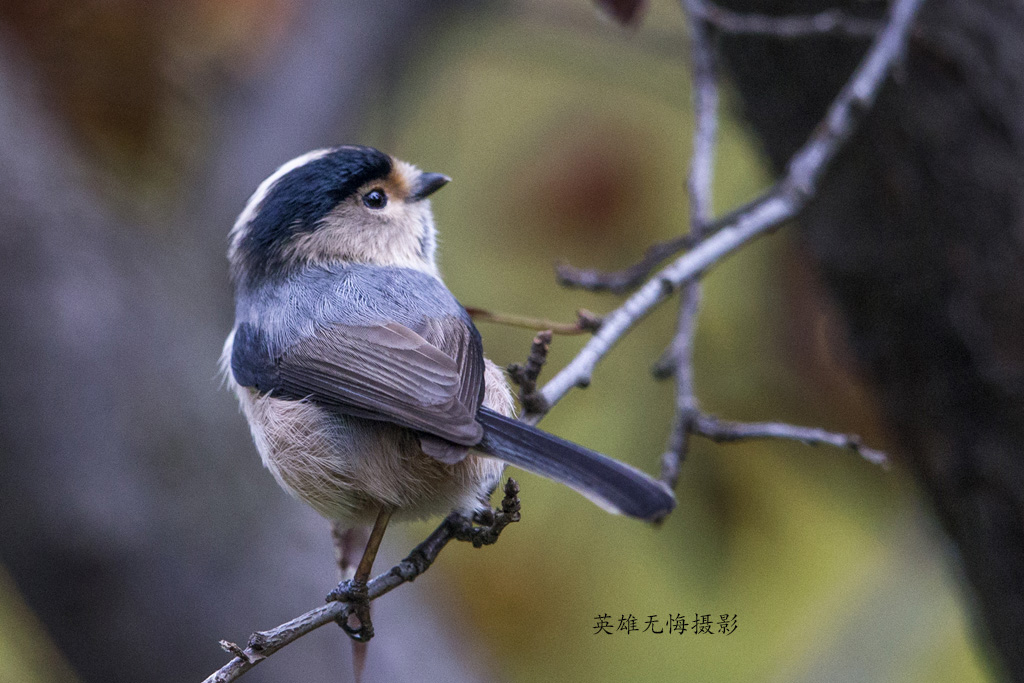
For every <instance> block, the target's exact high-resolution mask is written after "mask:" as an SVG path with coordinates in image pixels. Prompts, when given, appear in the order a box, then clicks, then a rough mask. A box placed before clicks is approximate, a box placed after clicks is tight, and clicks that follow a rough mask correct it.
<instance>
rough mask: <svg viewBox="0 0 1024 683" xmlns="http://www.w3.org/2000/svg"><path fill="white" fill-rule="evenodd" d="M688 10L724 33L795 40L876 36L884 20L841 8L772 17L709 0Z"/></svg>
mask: <svg viewBox="0 0 1024 683" xmlns="http://www.w3.org/2000/svg"><path fill="white" fill-rule="evenodd" d="M687 5H688V6H689V9H688V11H689V12H690V13H691V16H692V17H694V18H699V19H702V20H704V21H706V22H707V23H709V24H711V25H713V26H714V27H715V28H717V29H718V30H720V31H722V32H724V33H734V34H749V35H759V36H771V37H772V38H781V39H786V40H792V39H796V38H806V37H809V36H820V35H832V36H838V37H842V38H873V37H874V36H876V35H878V33H879V31H881V30H882V28H883V27H884V25H885V24H884V22H881V21H877V20H874V19H865V18H863V17H857V16H853V15H850V14H847V13H845V12H842V11H840V10H826V11H824V12H818V13H817V14H798V15H790V16H772V15H769V14H752V13H747V12H734V11H732V10H730V9H726V8H724V7H721V6H719V5H717V4H715V3H713V2H709V1H708V0H687Z"/></svg>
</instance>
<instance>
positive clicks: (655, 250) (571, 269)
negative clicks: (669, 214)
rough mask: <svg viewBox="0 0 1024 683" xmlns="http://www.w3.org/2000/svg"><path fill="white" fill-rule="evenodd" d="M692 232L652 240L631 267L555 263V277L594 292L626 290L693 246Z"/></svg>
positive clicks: (566, 283)
mask: <svg viewBox="0 0 1024 683" xmlns="http://www.w3.org/2000/svg"><path fill="white" fill-rule="evenodd" d="M693 244H694V239H693V237H692V236H691V235H683V236H681V237H676V238H674V239H670V240H668V241H666V242H659V243H657V244H652V245H651V246H650V247H648V248H647V251H645V252H644V255H643V258H641V259H640V260H639V261H638V262H637V263H635V264H633V265H632V266H630V267H629V268H624V269H622V270H612V271H607V272H606V271H601V270H596V269H593V268H577V267H576V266H573V265H570V264H568V263H564V262H560V263H556V264H555V277H556V278H557V280H558V284H560V285H562V286H564V287H571V288H577V289H586V290H588V291H591V292H611V293H612V294H625V293H626V292H630V291H632V290H634V289H636V288H637V287H639V286H640V285H641V283H643V281H644V280H646V279H647V277H648V276H649V275H650V274H651V273H652V272H654V269H655V268H657V267H658V264H660V263H661V262H662V261H664V260H665V259H667V258H669V257H671V256H675V255H676V254H678V253H679V252H680V251H683V250H685V249H689V248H691V247H692V246H693Z"/></svg>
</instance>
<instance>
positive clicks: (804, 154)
mask: <svg viewBox="0 0 1024 683" xmlns="http://www.w3.org/2000/svg"><path fill="white" fill-rule="evenodd" d="M922 2H923V0H898V1H897V2H896V4H895V5H894V6H893V10H892V17H891V19H890V21H889V23H888V24H887V25H886V27H885V29H884V30H883V31H882V32H881V33H880V34H879V35H878V38H877V39H876V40H875V42H874V43H873V44H872V45H871V47H870V48H869V49H868V51H867V54H866V55H865V57H864V59H863V60H862V61H861V63H860V64H859V65H858V67H857V69H856V70H855V71H854V73H853V75H852V76H851V78H850V80H849V82H848V83H847V84H846V86H845V87H844V88H843V89H842V91H840V93H839V94H838V95H837V96H836V98H835V100H834V101H833V102H832V104H831V106H830V107H829V110H828V112H827V113H826V115H825V118H824V120H823V121H822V123H821V125H820V126H818V128H817V129H816V130H815V132H814V133H813V134H812V135H811V137H810V139H809V140H808V141H807V142H806V143H805V144H804V146H803V147H802V148H801V149H800V150H799V151H798V152H797V153H796V154H795V155H794V156H793V158H792V159H791V160H790V163H789V166H788V169H787V172H786V175H785V177H784V178H783V179H782V181H781V182H780V183H778V184H777V185H776V186H775V187H774V188H773V189H772V190H771V191H769V192H768V193H767V194H766V195H764V197H762V198H760V199H758V200H755V201H754V202H751V203H750V204H747V205H746V206H744V207H743V208H741V209H740V210H738V211H737V212H735V213H733V214H731V215H730V216H728V217H727V218H726V219H724V220H723V221H722V222H721V227H720V228H719V230H718V232H716V233H715V234H713V235H711V236H710V237H708V238H707V239H705V240H704V241H702V242H701V243H700V244H699V245H697V246H695V247H694V248H693V249H692V250H691V251H690V252H688V253H687V254H685V255H683V256H681V257H680V258H678V259H677V260H676V261H675V262H673V263H672V264H671V265H669V266H668V267H666V268H664V269H663V270H661V271H660V272H659V273H658V274H657V275H655V276H654V277H653V278H652V279H650V280H649V281H648V282H647V283H646V284H645V285H644V286H643V287H641V288H640V289H639V290H638V291H637V292H636V293H634V294H633V295H632V296H631V297H630V298H629V299H627V300H626V301H625V303H623V304H622V306H620V307H619V308H617V309H615V310H614V311H612V313H610V314H609V315H608V316H606V317H605V319H604V324H603V325H602V326H601V329H600V330H599V331H598V332H597V333H596V334H595V335H594V336H593V337H592V338H591V339H590V341H589V342H587V344H586V345H585V346H584V347H583V348H582V349H581V350H580V352H579V354H577V356H576V357H575V358H574V359H573V360H572V361H571V362H570V363H569V364H568V365H567V366H565V367H564V368H563V369H562V370H561V371H560V372H559V373H558V374H557V375H555V377H554V378H553V379H552V380H551V381H550V382H548V383H547V384H546V385H545V386H544V388H543V389H542V390H541V393H542V394H543V396H544V398H545V400H546V401H547V404H548V406H549V407H550V406H553V405H555V404H556V403H558V401H560V400H561V399H562V397H564V396H565V394H567V393H568V392H569V390H570V389H572V388H573V387H576V386H586V385H587V384H588V383H589V381H590V376H591V374H592V373H593V370H594V368H595V367H596V365H597V363H599V362H600V361H601V359H602V358H604V356H605V355H606V354H607V353H608V351H609V350H610V349H611V348H612V346H614V345H615V344H616V343H617V342H618V341H619V339H620V338H621V337H622V336H623V335H624V334H625V333H626V332H628V331H629V330H630V328H632V327H633V325H635V324H636V323H637V321H639V320H640V319H641V318H643V317H644V316H645V315H647V314H648V313H649V312H650V311H651V309H652V308H654V306H656V305H657V304H659V303H661V302H662V301H663V300H664V299H665V298H666V297H667V296H668V295H669V294H670V293H672V292H674V291H675V290H677V289H678V288H679V287H681V286H682V285H683V284H685V283H686V282H689V281H690V280H693V279H695V278H697V277H699V276H700V275H701V274H703V273H704V272H705V271H706V270H707V269H709V268H710V267H712V266H713V265H715V264H716V263H718V262H719V261H720V260H721V259H722V258H724V257H725V256H726V255H728V254H730V253H732V252H733V251H735V250H736V249H738V248H739V247H741V246H743V245H744V244H746V243H748V242H750V241H751V240H752V239H754V238H755V237H758V236H760V235H763V234H765V233H766V232H769V231H771V230H774V229H776V228H778V227H779V226H780V225H781V224H782V223H784V222H785V221H787V220H790V219H792V218H793V217H795V216H796V215H797V214H799V213H800V211H801V210H802V209H803V208H804V206H805V205H806V203H807V201H808V200H809V199H810V197H811V196H813V194H814V192H815V190H816V189H817V186H818V182H819V181H820V179H821V176H822V175H823V174H824V172H825V170H826V168H828V165H829V162H831V161H832V159H833V158H834V157H835V155H836V154H837V153H838V151H839V149H840V148H841V147H842V146H843V144H844V143H845V142H846V141H847V140H848V139H849V138H850V136H851V135H852V134H853V131H854V129H855V123H856V121H857V115H858V114H859V113H862V112H865V111H867V110H869V109H870V107H871V105H872V104H873V103H874V101H875V98H876V97H877V95H878V92H879V90H880V89H881V87H882V84H883V83H884V81H885V77H886V75H887V74H888V73H889V70H890V69H891V68H892V66H893V64H895V62H896V61H897V59H899V58H900V56H901V55H902V54H903V51H904V49H905V47H906V42H907V36H908V34H909V32H910V27H911V24H912V23H913V19H914V16H915V15H916V13H917V10H918V9H919V8H920V6H921V4H922ZM537 421H539V417H536V418H533V419H532V420H531V422H532V423H536V422H537Z"/></svg>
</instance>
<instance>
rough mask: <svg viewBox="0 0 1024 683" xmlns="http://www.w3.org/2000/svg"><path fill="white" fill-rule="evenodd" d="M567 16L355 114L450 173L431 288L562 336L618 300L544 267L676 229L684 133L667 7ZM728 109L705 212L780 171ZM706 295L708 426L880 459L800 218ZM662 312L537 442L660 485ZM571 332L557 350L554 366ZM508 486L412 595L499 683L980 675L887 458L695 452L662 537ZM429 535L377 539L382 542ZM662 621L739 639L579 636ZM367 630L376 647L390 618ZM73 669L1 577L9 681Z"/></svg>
mask: <svg viewBox="0 0 1024 683" xmlns="http://www.w3.org/2000/svg"><path fill="white" fill-rule="evenodd" d="M581 5H582V2H581V1H579V2H570V1H569V0H564V1H560V2H551V3H547V4H544V5H541V4H540V3H536V4H531V3H518V4H512V5H510V6H508V7H506V8H504V9H503V10H502V11H500V12H499V13H497V14H493V15H478V16H474V17H471V18H468V19H465V20H464V21H462V22H456V23H453V24H451V25H449V26H447V27H446V29H445V31H444V33H443V34H442V35H440V36H437V37H436V40H435V41H433V42H432V44H431V45H429V46H428V49H427V51H426V52H424V53H423V54H421V55H420V56H419V57H418V58H417V59H416V60H414V61H415V64H414V67H413V69H412V70H411V71H410V72H409V73H407V74H405V75H403V77H402V79H401V81H400V82H399V86H398V87H397V88H396V89H395V90H394V91H393V92H390V93H386V94H383V95H382V97H381V100H380V105H379V106H378V108H377V110H376V111H374V112H373V114H372V115H371V116H368V117H367V122H366V130H365V133H364V134H365V138H364V139H363V140H360V142H365V143H367V144H372V145H376V146H379V147H381V148H382V149H385V150H388V151H390V152H392V153H393V154H395V155H396V156H398V157H401V158H404V159H407V160H410V161H412V162H414V163H416V164H417V165H419V166H420V167H421V168H424V169H426V170H431V171H439V172H444V173H446V174H448V175H450V176H451V177H452V178H453V179H454V182H453V183H452V184H451V185H450V186H449V187H447V188H445V189H444V190H443V191H442V192H441V193H439V194H438V195H437V196H436V199H435V200H434V210H435V213H436V216H437V220H438V225H439V227H440V230H441V247H440V249H441V251H440V259H441V267H442V272H443V274H444V276H445V280H446V282H447V283H448V285H449V287H450V288H451V289H452V291H453V292H454V293H455V294H456V296H458V297H459V298H460V300H461V301H462V302H463V303H464V304H466V305H469V306H478V307H484V308H488V309H492V310H499V311H510V312H517V313H522V314H526V315H533V316H544V317H549V318H553V319H559V320H565V321H570V320H572V319H573V317H574V311H575V310H576V309H577V308H580V307H583V308H587V309H590V310H593V311H595V312H598V313H602V312H606V311H608V310H611V309H612V308H614V307H615V306H616V305H617V304H618V302H619V301H620V299H619V298H616V297H614V296H611V295H595V294H588V293H583V292H579V291H570V290H565V289H562V288H559V287H558V286H557V285H556V284H555V282H554V277H553V272H552V268H551V266H552V263H553V262H554V261H555V260H556V259H566V260H568V261H570V262H571V263H573V264H575V265H587V266H596V267H601V268H617V267H624V266H626V265H628V264H630V263H632V262H633V261H634V260H635V259H637V258H638V257H639V256H640V255H641V254H642V253H643V250H644V249H645V247H646V246H647V245H648V244H650V243H652V242H655V241H659V240H663V239H666V238H669V237H672V236H675V235H678V234H679V233H680V232H682V231H684V230H685V229H686V225H687V220H686V216H687V206H686V198H685V193H684V190H683V183H684V179H685V176H686V167H687V163H688V158H689V153H690V135H691V123H692V122H691V118H690V117H691V115H690V110H689V106H690V101H689V98H690V91H689V79H688V66H687V63H686V52H685V50H686V43H685V39H684V36H685V27H684V25H683V23H682V18H681V16H680V13H679V11H678V8H677V7H676V6H675V5H674V4H673V3H667V2H660V3H658V2H656V3H653V6H652V8H651V11H650V13H649V15H648V17H647V19H646V21H645V23H644V25H643V26H642V27H640V28H639V29H637V30H635V31H623V30H620V29H617V28H614V27H611V26H607V25H604V24H602V23H601V22H599V21H598V20H596V19H593V18H591V17H590V15H589V14H588V13H587V11H588V8H587V7H585V6H581ZM724 100H725V102H724V109H725V113H724V118H723V121H722V125H721V131H720V133H721V135H720V144H719V147H718V158H717V169H716V170H717V173H716V182H715V205H716V210H717V211H719V212H721V211H725V210H728V209H730V208H732V207H735V206H737V205H738V204H739V203H741V202H743V201H745V200H748V199H750V198H752V197H754V196H755V195H756V194H757V193H758V192H760V191H762V190H763V189H764V188H765V187H766V186H767V184H768V183H769V181H770V179H769V176H768V173H767V170H766V168H765V163H764V160H763V159H762V158H761V157H760V155H759V153H758V150H757V148H756V146H755V145H754V144H753V143H752V141H751V139H750V138H749V136H748V135H747V134H746V133H745V132H744V130H743V128H742V125H741V123H740V122H739V121H738V119H737V116H736V113H735V111H734V110H733V108H732V106H731V104H730V97H729V93H728V92H727V91H726V92H725V93H724ZM705 283H706V287H705V301H704V306H703V309H702V313H701V319H700V327H699V331H698V336H697V346H696V358H697V365H696V383H697V390H698V394H699V397H700V399H701V401H702V404H703V406H704V407H705V408H706V409H707V410H709V411H710V412H713V413H715V414H718V415H721V416H723V417H728V418H731V419H744V420H782V421H791V422H794V423H798V424H808V425H819V426H824V427H827V428H830V429H836V430H840V431H850V432H857V433H860V434H862V435H864V436H865V438H866V439H867V440H868V442H869V443H871V444H872V445H876V446H880V447H885V446H886V445H887V444H886V442H885V436H884V432H883V430H882V429H881V427H880V426H879V425H878V423H877V421H876V420H875V419H874V417H873V414H872V406H871V402H870V397H869V393H868V392H867V391H866V390H865V388H863V387H861V386H859V385H858V384H857V383H856V381H855V368H851V367H849V366H848V364H844V363H843V362H842V361H844V358H845V357H844V356H843V354H842V353H841V348H839V350H838V351H837V350H836V344H835V341H834V340H835V338H837V337H838V336H839V335H838V331H837V329H836V323H835V319H834V316H832V315H831V314H830V313H829V310H828V306H827V303H826V302H825V300H824V299H823V298H822V296H821V293H820V292H818V291H817V290H816V289H815V287H814V286H813V276H812V274H810V273H808V272H807V270H806V266H805V265H803V261H802V259H801V256H800V251H799V244H798V241H797V235H796V233H795V231H794V229H793V228H792V227H789V228H786V229H785V230H783V231H782V232H780V233H779V234H777V235H775V236H772V237H769V238H765V239H762V240H761V241H759V242H757V243H755V244H753V245H751V246H750V247H748V248H746V249H744V250H743V251H742V252H741V253H740V254H737V255H736V256H734V257H731V258H730V259H729V260H727V261H726V262H725V263H723V264H722V265H721V266H720V267H718V268H716V269H715V270H713V271H712V272H711V274H710V275H709V276H708V277H707V278H706V280H705ZM675 305H676V304H675V300H673V301H670V302H669V303H666V304H664V305H663V306H662V307H661V308H660V309H659V310H657V311H656V312H655V313H654V314H652V315H651V316H650V317H649V318H647V319H645V320H644V321H643V322H642V323H641V324H640V325H639V326H638V327H637V328H636V330H635V331H634V332H632V333H631V334H630V335H629V336H628V337H626V338H625V339H624V340H623V341H622V343H621V344H619V345H618V346H617V347H616V348H615V350H614V351H613V352H612V353H611V354H610V355H609V356H608V358H607V359H606V360H605V361H604V362H603V363H602V364H601V365H600V366H599V368H598V370H597V372H596V373H595V375H594V378H593V384H592V386H591V387H590V388H589V389H587V390H586V391H574V392H572V393H571V394H570V395H569V396H567V397H566V399H565V400H564V401H562V402H561V403H560V404H559V405H558V406H557V407H556V409H555V410H554V411H553V412H552V413H551V414H550V415H549V416H548V417H547V418H546V419H545V421H544V423H543V427H544V428H546V429H548V430H550V431H552V432H554V433H556V434H559V435H561V436H563V437H566V438H569V439H573V440H576V441H579V442H581V443H583V444H586V445H587V446H589V447H592V448H595V449H597V450H600V451H602V452H605V453H608V454H610V455H613V456H614V457H617V458H619V459H622V460H625V461H628V462H630V463H631V464H633V465H635V466H637V467H639V468H642V469H644V470H646V471H648V472H655V473H656V472H657V470H658V467H659V464H658V463H659V458H660V455H661V452H662V450H663V448H664V444H665V441H666V436H667V433H668V430H669V427H670V424H671V420H672V403H673V387H672V385H671V383H670V382H656V381H655V380H654V379H653V378H652V377H651V375H650V372H649V369H650V366H651V365H652V363H653V362H654V361H655V360H656V359H657V358H658V357H659V355H660V354H661V352H662V351H663V350H664V348H665V346H666V345H667V344H668V342H669V340H670V339H671V336H672V334H673V330H674V325H675ZM480 329H481V332H482V334H483V337H484V344H485V349H486V351H487V354H488V355H489V357H491V358H492V359H493V360H495V361H496V362H498V363H499V364H503V365H504V364H507V363H510V362H513V361H521V360H522V359H524V358H525V356H526V353H527V350H528V347H529V342H530V339H531V334H530V333H529V332H528V331H522V330H514V329H508V328H501V327H496V326H494V325H490V324H486V323H482V324H481V325H480ZM823 339H825V340H826V341H822V340H823ZM829 340H831V341H829ZM583 341H584V340H583V339H582V338H579V337H558V338H556V339H555V342H554V344H553V348H552V352H551V355H550V361H549V362H550V368H549V369H548V371H547V372H546V373H545V376H546V377H550V376H551V374H550V373H551V371H552V370H553V369H555V368H558V367H560V366H561V365H563V364H564V363H565V362H567V361H568V359H570V358H571V357H572V355H573V354H574V353H575V351H576V350H577V349H578V348H579V347H580V346H581V344H582V343H583ZM823 347H824V348H826V350H830V352H829V353H825V352H823V351H822V348H823ZM823 358H826V360H827V359H829V358H831V359H832V360H833V361H835V362H832V363H829V362H825V361H823V360H822V359H823ZM836 359H838V360H836ZM515 476H516V477H517V479H519V481H520V483H521V485H522V495H521V498H522V501H523V521H522V523H521V524H518V525H516V526H513V527H511V528H510V529H508V530H507V531H506V533H505V535H504V536H503V538H502V539H501V541H500V542H499V543H498V544H497V545H496V546H494V547H491V548H487V549H484V550H473V549H472V548H468V547H465V546H459V547H452V548H449V549H448V550H446V551H445V553H444V554H443V555H442V558H441V559H440V560H439V562H438V563H437V565H435V567H434V568H433V569H432V570H431V571H430V572H429V573H428V574H427V575H425V576H424V577H423V578H421V579H420V580H418V581H417V582H416V583H415V584H414V585H412V586H408V587H404V588H402V590H413V591H418V592H419V593H421V594H422V595H423V596H425V599H427V600H429V601H430V602H431V603H433V604H434V606H435V607H436V609H437V610H439V611H440V612H442V613H443V614H445V615H446V620H449V621H450V622H451V623H453V624H457V625H458V626H457V628H459V629H461V630H463V631H466V632H472V633H473V634H474V636H475V637H476V638H477V639H478V640H479V642H480V643H481V644H482V645H483V646H484V648H485V652H484V653H481V655H480V656H481V659H483V660H484V661H485V662H487V666H490V667H492V674H493V676H494V677H495V679H497V680H508V681H558V680H565V681H576V680H580V681H583V680H586V681H627V680H645V681H662V680H664V681H679V680H694V681H921V682H926V681H927V682H942V681H958V682H962V681H984V680H989V679H990V676H991V674H990V672H989V670H988V668H987V665H986V662H985V660H984V657H983V655H982V653H981V650H980V649H979V647H978V646H977V645H976V644H975V642H974V640H973V638H972V627H971V623H970V617H969V610H968V608H967V599H966V597H965V594H964V592H963V588H962V587H961V586H962V584H960V583H958V576H957V565H956V560H955V557H954V555H953V553H952V551H951V549H950V547H949V545H948V543H947V542H946V541H945V540H944V538H943V537H942V535H941V533H940V532H939V531H938V530H937V528H936V526H935V523H934V521H933V520H932V519H931V517H930V516H929V513H928V511H927V508H926V506H925V505H924V504H923V503H922V501H921V500H920V498H919V496H918V494H917V492H916V491H915V490H914V487H913V485H912V483H911V482H910V480H909V478H908V477H907V476H906V473H905V472H904V471H903V470H902V468H901V467H900V466H899V464H898V456H897V464H896V466H895V467H893V468H892V469H891V470H889V471H884V470H882V469H881V468H877V467H874V466H871V465H869V464H867V463H865V462H863V461H861V460H860V459H859V458H858V457H857V456H856V455H854V454H852V453H849V452H845V451H837V450H834V449H827V448H820V449H814V448H809V447H806V446H803V445H800V444H794V443H787V442H771V443H766V442H759V443H749V444H742V445H729V446H718V445H714V444H708V443H706V442H703V441H699V440H698V441H696V442H695V443H694V447H693V449H692V451H691V453H690V456H689V459H688V460H687V461H686V462H685V464H684V467H683V472H682V477H681V481H680V485H679V488H678V491H677V495H678V500H679V505H678V509H677V510H676V512H675V513H674V514H673V515H672V516H671V517H670V518H669V519H668V520H667V521H666V522H665V523H664V524H663V525H662V526H661V527H660V528H651V527H648V526H645V525H643V524H641V523H638V522H636V521H632V520H628V519H622V518H617V517H610V516H609V515H607V514H606V513H604V512H602V511H601V510H599V509H598V508H596V507H594V506H593V505H591V504H589V503H588V502H587V501H585V500H584V499H583V498H581V497H579V496H577V495H576V494H574V493H572V492H570V491H568V490H567V489H565V488H563V487H560V486H558V485H556V484H553V483H551V482H548V481H545V480H542V479H539V478H537V477H534V476H531V475H528V474H525V473H520V472H517V473H515ZM430 528H432V525H431V524H429V523H423V524H419V525H411V526H408V527H404V528H400V529H395V530H392V532H391V533H390V534H389V538H388V541H387V543H389V544H390V545H389V552H390V553H391V554H393V555H397V554H399V553H402V552H403V551H404V550H405V549H407V548H409V547H411V546H412V545H413V544H414V543H415V542H417V541H418V540H420V539H421V538H422V537H423V536H424V535H425V534H426V533H427V532H428V531H429V529H430ZM384 600H387V598H386V597H385V598H384ZM670 613H672V614H675V613H683V614H684V615H685V616H686V619H687V621H688V622H692V620H693V617H694V614H695V613H700V614H711V615H713V616H712V620H713V621H715V622H717V621H718V615H720V614H734V615H736V617H737V629H736V631H735V632H734V633H733V634H732V635H729V636H725V635H721V634H714V635H694V634H692V633H690V632H687V633H685V634H682V635H678V634H672V635H670V634H668V633H667V632H666V633H663V634H661V635H654V634H651V633H632V634H628V635H627V634H626V633H624V632H614V633H613V634H612V635H605V634H595V629H594V625H595V623H596V622H595V617H596V616H597V615H601V614H609V615H611V617H612V619H611V621H612V622H613V625H617V624H618V619H619V616H621V615H626V614H632V615H634V616H636V617H637V621H638V624H639V625H640V627H641V628H642V627H643V624H644V623H645V621H646V619H647V617H648V616H649V615H657V617H658V619H659V621H660V625H661V627H662V628H664V627H665V620H666V618H667V615H668V614H670ZM409 618H415V617H414V616H410V617H409ZM377 630H378V637H379V638H387V626H386V624H380V623H378V625H377ZM278 656H286V653H282V654H281V655H278ZM64 680H73V678H72V676H71V674H70V673H69V672H68V670H67V668H66V666H65V665H63V664H62V662H61V660H60V657H59V654H57V653H56V652H55V651H53V649H52V646H51V645H50V644H49V643H48V641H47V640H46V636H45V633H44V631H43V630H42V628H41V627H40V626H39V625H38V624H37V623H36V622H35V621H34V619H33V618H32V615H31V613H30V612H29V610H28V609H27V608H26V607H25V606H24V605H23V604H22V603H21V602H20V599H19V598H18V596H17V594H16V592H15V590H14V588H13V586H12V584H11V583H10V581H9V580H6V579H4V577H3V575H0V681H11V682H14V681H38V682H40V683H42V682H44V681H64Z"/></svg>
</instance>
